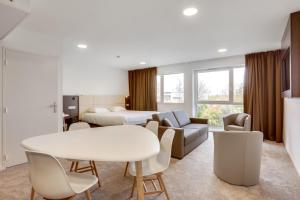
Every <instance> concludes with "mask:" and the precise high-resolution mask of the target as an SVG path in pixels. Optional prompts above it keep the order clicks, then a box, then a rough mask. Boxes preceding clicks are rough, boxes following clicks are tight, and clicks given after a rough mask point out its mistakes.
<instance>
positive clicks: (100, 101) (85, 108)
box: [79, 95, 157, 126]
mask: <svg viewBox="0 0 300 200" xmlns="http://www.w3.org/2000/svg"><path fill="white" fill-rule="evenodd" d="M124 107H125V96H121V95H103V96H89V95H84V96H79V119H80V120H81V121H84V122H87V123H89V124H92V125H97V126H114V125H124V124H144V123H146V122H147V120H148V119H152V114H154V113H157V112H155V111H131V110H125V109H124ZM113 108H116V109H113Z"/></svg>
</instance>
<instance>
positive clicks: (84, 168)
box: [66, 122, 101, 187]
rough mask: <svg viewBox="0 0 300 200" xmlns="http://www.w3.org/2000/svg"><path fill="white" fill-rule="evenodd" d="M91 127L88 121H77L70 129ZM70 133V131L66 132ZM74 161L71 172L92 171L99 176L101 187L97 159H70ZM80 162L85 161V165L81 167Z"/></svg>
mask: <svg viewBox="0 0 300 200" xmlns="http://www.w3.org/2000/svg"><path fill="white" fill-rule="evenodd" d="M88 128H91V127H90V125H89V124H88V123H86V122H76V123H73V124H71V125H70V127H69V131H74V130H81V129H88ZM66 133H68V132H66ZM70 161H72V164H71V167H70V172H73V171H74V172H78V173H84V172H89V171H90V172H92V174H93V175H96V176H97V178H98V186H99V187H101V184H100V179H99V174H98V170H97V166H96V163H95V161H93V160H90V161H80V160H70ZM79 162H80V163H85V164H86V165H85V166H81V167H79Z"/></svg>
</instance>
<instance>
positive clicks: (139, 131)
mask: <svg viewBox="0 0 300 200" xmlns="http://www.w3.org/2000/svg"><path fill="white" fill-rule="evenodd" d="M22 146H23V147H24V148H25V149H27V150H31V151H38V152H43V153H47V154H50V155H52V156H55V157H58V158H64V159H74V160H95V161H116V162H127V161H133V162H135V165H136V171H137V174H136V175H137V176H136V178H137V199H138V200H143V199H144V189H143V183H142V180H143V177H142V162H141V161H142V160H145V159H147V158H150V157H152V156H154V155H157V154H158V153H159V151H160V145H159V141H158V139H157V137H156V136H155V135H154V134H153V133H152V132H151V131H150V130H148V129H146V128H143V127H141V126H135V125H123V126H110V127H99V128H91V129H82V130H76V131H68V132H63V133H53V134H48V135H41V136H37V137H32V138H28V139H26V140H24V141H22Z"/></svg>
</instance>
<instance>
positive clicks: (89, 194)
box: [85, 190, 92, 200]
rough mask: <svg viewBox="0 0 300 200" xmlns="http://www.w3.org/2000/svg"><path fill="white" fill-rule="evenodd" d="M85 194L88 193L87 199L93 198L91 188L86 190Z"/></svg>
mask: <svg viewBox="0 0 300 200" xmlns="http://www.w3.org/2000/svg"><path fill="white" fill-rule="evenodd" d="M85 195H86V199H87V200H92V195H91V192H90V191H89V190H87V191H85Z"/></svg>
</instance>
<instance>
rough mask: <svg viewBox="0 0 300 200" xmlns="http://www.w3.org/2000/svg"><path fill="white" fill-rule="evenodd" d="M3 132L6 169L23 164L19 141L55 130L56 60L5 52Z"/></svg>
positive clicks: (22, 53) (16, 52)
mask: <svg viewBox="0 0 300 200" xmlns="http://www.w3.org/2000/svg"><path fill="white" fill-rule="evenodd" d="M5 57H6V65H5V66H4V67H3V77H4V85H3V107H4V114H3V129H4V136H5V154H6V167H10V166H14V165H18V164H21V163H24V162H26V160H27V159H26V156H25V153H24V149H23V148H22V147H21V141H22V140H24V139H26V138H29V137H32V136H37V135H42V134H47V133H53V132H57V131H58V114H59V112H57V108H56V102H57V100H58V94H59V93H58V66H59V65H58V59H57V58H55V57H47V56H41V55H33V54H30V53H24V52H19V51H14V50H8V49H6V50H5Z"/></svg>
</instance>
